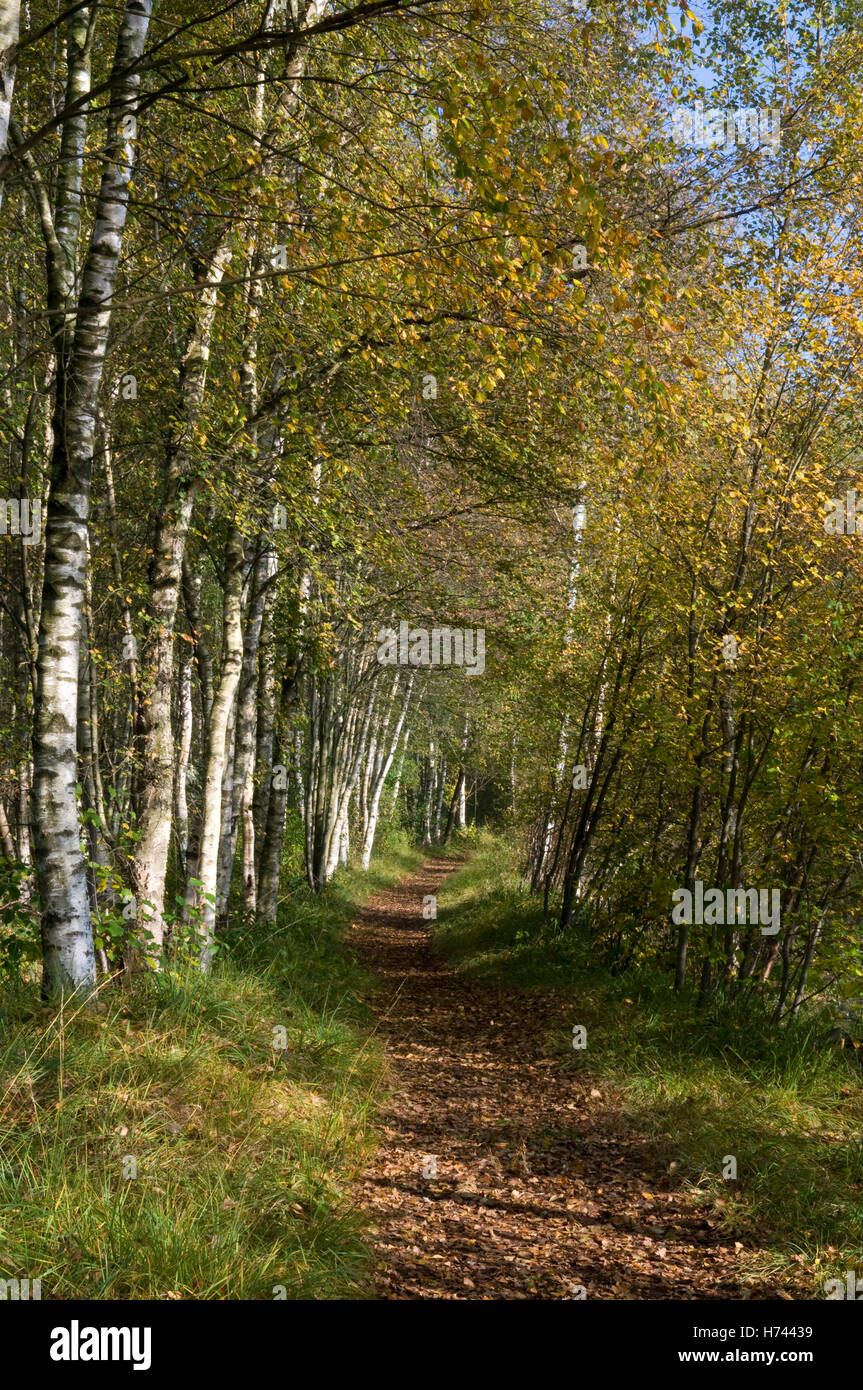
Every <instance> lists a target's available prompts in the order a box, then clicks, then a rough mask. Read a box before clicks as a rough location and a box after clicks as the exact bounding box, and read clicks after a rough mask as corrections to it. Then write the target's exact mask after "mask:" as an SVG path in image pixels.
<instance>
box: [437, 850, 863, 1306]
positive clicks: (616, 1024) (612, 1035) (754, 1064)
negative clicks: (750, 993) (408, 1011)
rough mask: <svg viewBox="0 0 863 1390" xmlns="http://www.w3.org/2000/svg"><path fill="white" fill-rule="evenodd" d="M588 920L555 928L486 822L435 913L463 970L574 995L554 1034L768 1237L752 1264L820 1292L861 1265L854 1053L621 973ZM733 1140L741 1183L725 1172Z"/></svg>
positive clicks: (570, 1059)
mask: <svg viewBox="0 0 863 1390" xmlns="http://www.w3.org/2000/svg"><path fill="white" fill-rule="evenodd" d="M581 930H582V934H575V935H574V936H573V937H572V938H571V939H567V940H561V939H560V938H559V937H556V936H555V935H554V934H553V933H552V932H550V931H543V929H542V912H541V908H540V907H539V906H538V904H537V901H536V899H534V898H532V897H530V896H529V894H528V893H527V892H526V891H525V889H524V888H523V886H521V885H520V883H519V877H518V873H517V856H516V851H515V848H514V846H512V845H509V844H507V843H506V842H505V841H501V839H499V838H492V837H490V836H482V837H480V839H479V842H478V843H477V845H476V848H475V850H474V854H473V857H472V858H471V859H470V861H469V862H468V863H467V864H466V865H465V866H464V867H463V868H461V869H460V870H459V871H458V872H457V873H456V874H454V875H453V876H452V878H450V879H449V880H448V882H447V884H446V886H445V888H444V889H443V891H442V894H441V900H440V916H439V919H438V923H437V928H436V931H437V940H438V942H439V944H440V946H441V948H442V949H443V950H444V951H445V952H446V953H447V954H448V955H449V956H450V957H451V959H453V961H455V962H456V963H458V965H459V967H460V968H461V969H462V970H465V971H467V972H469V973H471V974H473V975H475V976H479V977H486V978H489V979H494V980H496V981H498V982H501V983H506V984H509V985H512V986H514V987H516V988H522V989H526V990H531V989H540V990H546V991H556V992H560V994H561V995H562V997H563V999H564V1001H567V1000H570V999H571V1003H572V1007H571V1009H568V1008H567V1009H564V1011H563V1016H564V1019H565V1022H564V1023H563V1024H562V1025H561V1027H560V1029H559V1030H558V1031H557V1032H556V1033H555V1035H554V1036H553V1037H551V1038H550V1039H549V1044H550V1046H551V1047H552V1048H553V1049H554V1050H556V1051H557V1052H559V1054H560V1057H561V1064H562V1065H563V1066H566V1067H572V1068H577V1069H579V1070H583V1071H584V1072H585V1073H586V1074H587V1075H589V1076H590V1077H591V1078H592V1079H593V1078H595V1079H596V1080H597V1081H599V1080H602V1081H603V1082H604V1083H605V1086H606V1088H607V1090H609V1091H610V1092H611V1093H613V1094H614V1095H615V1096H616V1097H617V1099H618V1100H619V1102H620V1104H621V1106H622V1107H623V1109H624V1110H625V1112H626V1114H627V1115H628V1117H629V1120H630V1121H631V1123H632V1124H633V1125H634V1126H635V1127H636V1128H637V1129H638V1130H639V1131H640V1132H641V1133H643V1134H647V1135H649V1136H650V1138H651V1140H652V1141H654V1144H655V1148H656V1152H657V1157H658V1159H659V1160H660V1161H662V1162H665V1163H667V1164H668V1165H671V1164H675V1165H677V1167H676V1169H675V1171H676V1173H677V1174H678V1176H679V1178H680V1180H681V1181H683V1182H685V1183H688V1184H689V1185H690V1186H691V1188H692V1191H693V1193H694V1194H695V1195H696V1196H697V1200H698V1201H700V1202H703V1203H704V1205H705V1207H707V1206H709V1207H711V1208H712V1209H713V1211H714V1212H715V1213H716V1214H717V1215H718V1216H719V1218H720V1219H721V1220H722V1221H723V1222H726V1223H727V1225H728V1229H729V1232H733V1233H734V1235H735V1236H736V1237H737V1238H739V1239H740V1240H741V1241H742V1243H743V1244H744V1247H745V1246H746V1245H747V1244H748V1243H750V1242H751V1243H752V1245H753V1246H757V1247H758V1248H759V1254H758V1256H757V1259H756V1260H755V1262H754V1264H753V1266H752V1267H753V1270H754V1271H759V1272H761V1273H763V1274H777V1275H784V1276H786V1277H787V1278H788V1279H789V1280H791V1279H793V1280H794V1283H795V1286H796V1287H800V1286H803V1287H805V1288H806V1289H808V1291H809V1296H811V1297H818V1296H823V1284H824V1281H825V1280H826V1279H827V1278H829V1277H835V1276H841V1275H842V1274H843V1273H844V1271H845V1270H847V1269H849V1268H853V1269H856V1270H857V1271H858V1272H861V1273H863V1078H861V1072H860V1068H859V1066H858V1065H857V1064H856V1063H855V1062H853V1061H851V1060H848V1059H847V1058H846V1057H845V1055H844V1054H842V1053H838V1054H837V1053H835V1052H833V1051H829V1050H824V1049H821V1050H819V1049H818V1048H817V1047H816V1046H815V1037H816V1034H817V1033H818V1032H821V1031H823V1026H824V1025H823V1022H822V1023H820V1024H816V1023H815V1021H814V1020H811V1019H810V1020H808V1021H801V1022H800V1023H798V1024H797V1025H795V1026H793V1027H790V1028H788V1027H778V1026H776V1025H775V1024H772V1023H771V1022H770V1021H769V1020H767V1019H764V1018H761V1017H758V1016H757V1015H750V1016H749V1017H746V1018H741V1017H735V1016H733V1015H728V1014H727V1013H726V1014H724V1015H723V1014H719V1013H713V1014H709V1013H705V1014H699V1013H698V1012H697V1011H696V1010H695V1009H694V1008H693V1006H692V1002H691V1001H690V1000H686V999H682V1000H681V999H678V998H677V997H676V996H675V995H674V993H673V991H672V989H671V987H670V982H669V979H668V976H667V975H665V976H661V975H659V974H658V973H653V972H645V971H639V970H638V969H631V970H629V971H627V972H625V973H623V974H622V975H617V976H615V975H612V974H611V973H610V972H609V971H608V970H607V969H604V968H603V967H602V966H601V965H598V964H597V963H596V959H595V956H596V950H595V946H592V943H591V942H590V940H589V939H588V938H587V935H586V929H584V928H582V929H581ZM592 953H593V959H592V958H591V955H592ZM573 1024H583V1025H584V1026H585V1027H586V1029H587V1048H586V1050H584V1051H575V1050H574V1049H573V1045H572V1035H571V1029H572V1025H573ZM727 1155H733V1156H734V1157H735V1158H736V1160H737V1172H738V1179H737V1181H735V1182H731V1181H727V1180H725V1179H724V1178H723V1176H722V1171H723V1163H724V1159H725V1157H726V1156H727Z"/></svg>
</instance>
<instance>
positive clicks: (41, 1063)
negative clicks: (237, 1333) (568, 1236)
mask: <svg viewBox="0 0 863 1390" xmlns="http://www.w3.org/2000/svg"><path fill="white" fill-rule="evenodd" d="M415 862H416V857H415V856H413V855H412V854H411V853H410V852H409V851H408V850H407V849H406V848H405V847H404V845H399V844H395V845H394V846H393V847H392V848H391V849H389V850H388V851H386V852H385V854H384V855H383V856H382V857H381V859H380V861H379V863H378V865H377V867H376V868H374V869H373V871H372V873H371V874H368V875H364V874H362V873H359V872H357V871H348V872H346V873H344V874H342V875H341V876H340V877H339V878H337V879H336V881H335V882H334V883H333V884H332V885H331V888H330V890H328V892H327V893H326V894H324V895H322V896H321V897H319V898H312V897H311V896H310V895H308V894H307V893H306V891H305V890H304V889H303V888H297V889H296V891H295V892H292V893H291V895H290V896H289V898H288V900H287V901H286V902H285V903H284V905H283V907H282V911H281V914H280V920H279V925H278V928H277V930H275V931H274V932H272V933H271V934H269V935H268V936H267V937H266V938H265V939H261V938H260V937H259V936H258V934H257V933H255V932H253V931H247V932H243V931H236V932H234V933H232V936H231V939H230V948H229V949H228V950H227V951H226V952H225V954H224V955H223V956H222V957H221V959H220V960H219V963H218V965H217V968H216V970H215V972H214V973H213V974H212V975H211V976H210V977H208V978H204V977H202V976H201V975H200V974H199V972H198V971H197V970H195V969H194V968H192V967H189V966H180V967H176V966H175V967H172V968H171V969H169V970H167V971H166V972H164V973H163V974H161V975H160V976H157V977H151V978H148V979H142V980H141V981H139V982H138V983H137V984H136V985H135V987H134V988H133V989H131V990H130V989H126V988H123V989H121V988H120V987H118V986H116V985H115V986H110V987H108V988H107V989H103V990H102V996H101V997H102V1001H103V1002H104V1004H105V1006H106V1008H105V1011H104V1012H101V1013H99V1012H96V1013H94V1012H87V1011H83V1010H75V1009H73V1008H71V1007H70V1008H69V1009H67V1010H66V1011H65V1012H64V1013H63V1014H62V1015H60V1016H58V1015H56V1014H55V1013H52V1012H51V1011H50V1010H48V1009H43V1008H42V1007H41V1006H40V1004H39V1000H38V996H37V995H36V993H35V990H32V989H31V990H29V991H28V990H25V991H23V992H21V991H17V992H16V993H15V994H14V995H12V996H10V998H9V999H8V1001H7V1008H6V1012H5V1016H4V1019H3V1021H2V1023H0V1277H2V1278H24V1277H29V1278H31V1279H35V1278H40V1279H41V1281H42V1297H43V1299H46V1298H55V1299H67V1298H88V1299H100V1298H120V1299H144V1298H159V1299H164V1298H194V1299H272V1298H273V1297H276V1296H282V1295H281V1290H284V1296H285V1297H287V1298H289V1299H312V1298H314V1299H335V1298H345V1297H365V1296H368V1284H367V1272H368V1268H369V1254H368V1249H367V1246H366V1243H365V1241H364V1238H363V1232H362V1228H361V1224H360V1221H359V1219H358V1216H357V1213H356V1210H355V1207H354V1203H353V1200H352V1196H351V1181H352V1179H353V1177H354V1176H355V1175H356V1173H357V1171H358V1168H359V1166H360V1164H361V1162H362V1159H363V1156H364V1154H366V1153H367V1151H368V1145H369V1143H370V1142H371V1138H370V1136H371V1135H372V1133H373V1131H372V1120H373V1112H374V1101H375V1094H376V1089H377V1087H378V1085H379V1082H380V1078H381V1057H380V1053H379V1050H378V1048H377V1045H376V1043H375V1041H374V1038H373V1037H372V1036H371V1034H370V1032H369V1018H368V1015H367V1011H366V1009H365V1007H364V1005H363V1004H362V1002H361V1001H360V999H359V998H358V992H359V991H360V990H362V989H363V988H364V986H365V985H366V984H367V983H368V982H367V981H364V979H363V976H362V975H361V973H360V971H359V969H358V967H357V965H356V963H355V962H354V960H353V957H352V955H351V954H350V952H349V951H347V950H345V948H344V945H343V937H344V934H345V929H346V928H347V927H348V926H349V925H350V922H351V920H352V917H353V916H354V915H355V912H356V907H357V904H358V903H359V902H360V901H361V900H362V899H364V898H365V897H367V896H368V895H369V894H370V893H371V892H373V891H374V890H375V889H376V888H379V887H382V886H384V885H387V884H389V883H392V882H394V881H395V880H396V879H398V878H399V877H400V876H401V875H402V873H404V872H405V870H406V869H407V868H410V867H412V866H413V864H414V863H415ZM282 1028H283V1029H284V1030H285V1031H284V1034H281V1033H274V1029H282ZM283 1040H284V1041H286V1043H287V1047H286V1050H280V1049H278V1048H276V1047H274V1041H278V1042H281V1041H283ZM131 1174H134V1176H130V1175H131Z"/></svg>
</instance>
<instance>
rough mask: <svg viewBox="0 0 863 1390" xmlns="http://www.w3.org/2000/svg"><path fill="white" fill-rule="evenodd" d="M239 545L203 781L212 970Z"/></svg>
mask: <svg viewBox="0 0 863 1390" xmlns="http://www.w3.org/2000/svg"><path fill="white" fill-rule="evenodd" d="M243 560H244V556H243V543H242V539H241V537H240V535H239V533H238V532H237V531H232V532H231V534H230V536H229V538H228V543H227V546H226V548H225V597H224V606H223V623H224V636H223V650H222V670H221V675H220V678H219V687H218V690H217V692H216V698H215V699H214V701H213V712H212V715H211V717H210V737H209V744H208V748H207V771H206V777H205V781H204V813H203V823H202V825H201V853H200V859H199V862H198V873H197V877H198V878H199V879H200V886H199V888H198V897H197V905H198V907H199V908H200V911H201V969H202V970H204V971H207V970H209V969H210V967H211V965H212V961H213V954H214V952H213V946H214V943H215V936H216V893H217V888H218V883H217V869H218V857H219V835H220V831H221V820H222V779H223V777H224V772H225V763H226V760H227V756H228V746H227V743H228V729H229V725H230V719H231V710H232V709H233V705H234V700H235V698H236V694H237V687H238V685H239V683H240V671H241V668H242V664H243V621H242V606H243Z"/></svg>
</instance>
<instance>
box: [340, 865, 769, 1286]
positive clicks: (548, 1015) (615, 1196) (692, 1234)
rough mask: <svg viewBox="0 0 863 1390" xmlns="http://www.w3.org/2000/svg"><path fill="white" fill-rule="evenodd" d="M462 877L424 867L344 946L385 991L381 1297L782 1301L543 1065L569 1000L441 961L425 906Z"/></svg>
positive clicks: (647, 1153)
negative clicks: (476, 976) (502, 984)
mask: <svg viewBox="0 0 863 1390" xmlns="http://www.w3.org/2000/svg"><path fill="white" fill-rule="evenodd" d="M457 867H458V862H457V861H456V860H454V859H453V860H447V859H433V860H431V861H430V862H429V863H427V864H425V865H424V866H423V867H422V869H420V870H419V871H417V872H415V873H414V874H411V875H410V876H409V877H407V878H406V879H404V880H402V882H401V883H399V884H398V885H397V886H396V887H394V888H392V889H390V890H388V891H386V892H383V893H380V894H379V895H378V896H377V897H376V898H375V899H374V900H373V901H372V902H371V903H370V904H369V905H368V906H367V907H366V908H365V909H364V910H363V911H362V912H361V913H360V914H359V916H358V918H357V922H356V924H355V927H354V930H353V931H352V933H351V944H352V945H353V946H354V947H355V948H356V950H357V953H358V956H359V958H360V960H361V961H362V963H363V964H364V965H365V966H366V968H367V969H369V970H370V971H372V972H373V973H374V974H375V975H376V976H377V977H378V979H379V980H380V981H381V982H382V985H383V988H382V989H381V990H380V991H379V992H378V993H377V994H376V995H375V998H374V1001H373V1002H374V1007H375V1010H376V1012H377V1016H378V1020H379V1022H378V1031H379V1035H380V1036H382V1038H383V1039H384V1041H385V1044H386V1049H387V1053H388V1058H389V1067H390V1091H389V1093H388V1095H387V1098H386V1100H385V1102H384V1107H383V1114H382V1116H381V1127H382V1137H381V1144H380V1147H379V1149H378V1152H377V1154H376V1156H375V1158H374V1160H373V1161H372V1163H371V1164H370V1166H369V1167H368V1169H367V1170H366V1172H365V1174H364V1175H363V1177H362V1179H361V1184H360V1193H359V1197H360V1200H361V1204H362V1207H363V1209H364V1211H365V1213H366V1216H367V1217H368V1219H369V1225H370V1229H371V1233H372V1236H373V1238H374V1241H375V1248H376V1252H377V1266H376V1272H375V1292H376V1294H377V1296H378V1297H379V1298H387V1299H402V1298H407V1299H419V1298H433V1299H434V1298H457V1299H489V1298H490V1299H508V1298H513V1299H525V1298H528V1299H531V1298H543V1299H547V1298H573V1297H580V1296H582V1295H580V1294H578V1293H577V1291H576V1290H577V1286H579V1285H580V1286H583V1288H584V1289H585V1290H586V1296H587V1297H588V1298H600V1299H620V1298H635V1299H672V1300H677V1299H703V1298H726V1299H728V1298H733V1299H740V1298H752V1297H755V1298H765V1297H773V1298H775V1297H776V1296H777V1290H776V1289H775V1288H770V1287H769V1286H767V1285H760V1286H756V1285H753V1284H743V1282H742V1276H743V1270H742V1266H741V1263H740V1255H739V1254H738V1253H737V1252H736V1251H735V1248H734V1241H733V1239H732V1238H729V1237H728V1235H727V1233H723V1232H722V1231H721V1229H720V1228H719V1226H718V1223H717V1222H716V1220H715V1218H714V1219H711V1213H710V1211H709V1210H705V1209H704V1208H703V1207H698V1206H696V1205H695V1203H694V1202H693V1200H692V1198H691V1196H689V1195H688V1194H687V1193H686V1192H685V1191H682V1190H680V1189H679V1188H678V1187H677V1186H676V1184H675V1180H674V1179H673V1178H671V1177H669V1176H668V1174H667V1173H666V1172H665V1170H664V1168H663V1166H662V1164H661V1163H660V1161H659V1159H658V1158H657V1157H656V1156H655V1155H654V1154H653V1153H652V1151H651V1146H650V1143H649V1141H648V1140H647V1139H646V1138H644V1137H643V1136H641V1135H639V1134H638V1133H636V1132H633V1130H632V1129H631V1127H629V1126H627V1123H626V1120H625V1117H623V1116H622V1115H621V1114H620V1112H619V1110H617V1109H616V1108H615V1106H614V1104H613V1102H612V1101H611V1100H610V1099H609V1098H607V1097H606V1096H605V1094H604V1092H601V1091H600V1090H599V1089H598V1088H597V1086H596V1085H595V1084H594V1083H593V1082H591V1080H590V1078H589V1077H585V1075H584V1074H580V1075H579V1074H577V1073H575V1072H574V1071H569V1070H566V1069H564V1068H563V1067H562V1066H561V1059H560V1057H556V1058H550V1057H549V1055H548V1049H547V1041H546V1040H547V1033H548V1028H549V1025H550V1024H552V1023H553V1022H554V1021H555V1019H559V1020H560V1021H562V1022H563V1023H564V1025H566V1026H568V1024H569V1023H571V1014H572V1003H571V1001H570V1002H569V1003H567V1001H565V1000H562V999H560V998H554V997H552V996H545V995H542V994H534V993H520V992H515V991H512V990H508V989H503V988H499V987H497V986H495V985H494V984H489V983H488V982H486V981H474V980H470V979H467V978H464V977H462V976H460V975H459V974H457V973H456V971H455V970H454V969H452V968H451V967H450V966H449V965H448V964H447V962H446V961H445V960H444V959H443V958H442V957H441V956H440V955H438V954H437V953H436V952H435V950H434V949H433V947H432V943H431V933H430V929H429V923H427V922H426V921H424V919H423V917H422V900H423V897H424V896H425V895H427V894H437V893H438V892H439V891H440V889H441V886H442V884H443V882H444V879H445V878H446V877H447V875H448V874H449V873H451V872H452V871H453V870H454V869H455V868H457ZM430 1158H433V1159H434V1160H435V1163H436V1176H426V1173H429V1174H430V1173H432V1171H433V1169H432V1167H431V1166H430V1165H429V1164H428V1160H429V1159H430ZM424 1170H425V1171H424ZM786 1296H787V1295H786Z"/></svg>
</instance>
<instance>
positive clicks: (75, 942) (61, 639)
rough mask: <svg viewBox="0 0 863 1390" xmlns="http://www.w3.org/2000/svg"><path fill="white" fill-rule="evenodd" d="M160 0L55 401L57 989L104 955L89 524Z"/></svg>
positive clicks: (51, 951) (48, 940)
mask: <svg viewBox="0 0 863 1390" xmlns="http://www.w3.org/2000/svg"><path fill="white" fill-rule="evenodd" d="M150 11H151V0H128V3H127V4H126V7H125V9H124V12H123V18H122V21H121V24H120V32H119V35H118V39H117V47H116V53H115V58H114V69H113V80H112V85H111V106H110V112H109V117H108V136H107V142H106V148H105V153H104V164H103V173H102V182H101V187H100V190H99V196H98V200H97V206H96V216H95V221H94V226H93V232H92V235H91V239H90V246H89V250H88V253H87V259H86V262H85V265H84V269H83V273H82V276H81V291H80V298H79V301H78V311H77V317H76V323H75V335H74V341H73V346H72V353H71V358H70V363H69V371H68V373H67V374H66V381H65V389H64V391H63V392H62V393H61V392H59V391H58V396H57V399H56V402H55V410H54V455H53V459H52V467H51V495H50V499H49V503H48V515H47V521H46V526H45V572H44V581H43V600H42V613H41V617H40V623H39V653H38V657H37V698H36V710H35V718H34V730H33V767H34V786H33V802H34V830H35V843H34V854H35V860H36V869H37V875H38V881H39V893H40V901H41V905H42V951H43V966H44V968H43V979H42V989H43V994H44V995H45V996H46V997H49V998H50V997H56V996H58V995H61V994H63V993H65V992H67V991H72V992H75V991H78V990H84V991H89V990H90V989H91V988H92V987H93V986H94V985H95V982H96V961H95V954H94V948H93V932H92V928H91V922H90V905H89V899H88V895H87V880H86V872H85V865H84V856H83V854H82V852H81V842H80V838H79V832H78V814H77V798H76V787H75V784H76V758H77V736H78V728H77V724H78V711H77V705H78V700H77V695H78V650H79V645H80V638H81V616H82V608H83V600H84V573H85V567H86V563H87V527H88V520H89V514H90V481H91V477H92V464H93V442H94V436H95V427H96V410H97V405H98V399H99V388H100V385H101V381H102V369H103V363H104V357H105V350H106V347H107V341H108V329H109V326H110V320H111V297H112V294H113V289H114V281H115V278H116V272H117V265H118V262H119V258H120V249H121V245H122V240H123V231H124V228H125V223H126V212H127V206H128V197H129V181H130V179H131V174H132V154H133V140H134V132H135V115H134V112H135V100H136V97H137V93H138V88H139V85H140V78H139V77H138V76H137V74H135V73H134V72H130V67H131V65H132V64H134V62H135V61H136V60H137V59H138V58H139V57H140V56H141V54H142V53H143V49H144V43H145V41H146V36H147V29H148V26H149V19H150Z"/></svg>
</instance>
